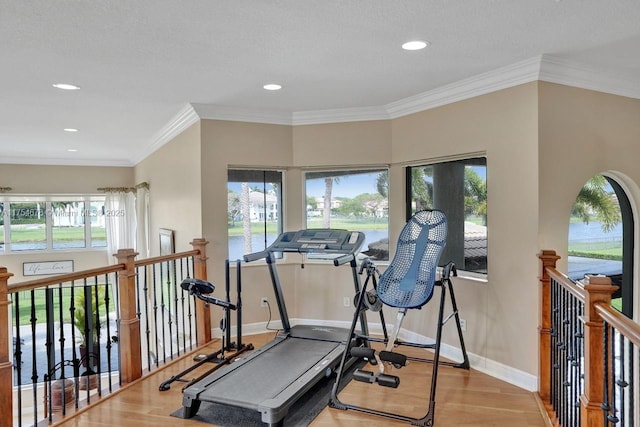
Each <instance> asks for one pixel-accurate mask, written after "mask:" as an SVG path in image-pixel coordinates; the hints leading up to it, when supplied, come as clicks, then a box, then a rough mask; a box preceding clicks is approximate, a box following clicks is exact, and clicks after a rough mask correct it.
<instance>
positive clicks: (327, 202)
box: [322, 176, 340, 228]
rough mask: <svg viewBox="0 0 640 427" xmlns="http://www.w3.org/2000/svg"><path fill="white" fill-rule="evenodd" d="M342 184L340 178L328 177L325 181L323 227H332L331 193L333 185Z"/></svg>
mask: <svg viewBox="0 0 640 427" xmlns="http://www.w3.org/2000/svg"><path fill="white" fill-rule="evenodd" d="M334 181H335V183H336V184H337V183H338V182H340V178H336V177H330V176H328V177H326V178H325V179H324V208H323V209H322V227H323V228H329V227H330V226H331V192H332V191H333V183H334Z"/></svg>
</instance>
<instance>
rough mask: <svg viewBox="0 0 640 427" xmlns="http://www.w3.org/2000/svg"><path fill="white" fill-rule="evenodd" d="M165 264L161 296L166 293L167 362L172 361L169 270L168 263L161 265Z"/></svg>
mask: <svg viewBox="0 0 640 427" xmlns="http://www.w3.org/2000/svg"><path fill="white" fill-rule="evenodd" d="M165 264H166V267H167V271H166V282H164V281H163V282H162V295H163V296H164V295H165V292H166V300H165V303H166V306H165V307H164V310H163V312H164V311H165V310H166V313H167V317H168V318H169V319H168V323H167V326H168V329H169V360H173V315H172V313H171V270H170V264H169V261H165V262H164V263H163V265H165Z"/></svg>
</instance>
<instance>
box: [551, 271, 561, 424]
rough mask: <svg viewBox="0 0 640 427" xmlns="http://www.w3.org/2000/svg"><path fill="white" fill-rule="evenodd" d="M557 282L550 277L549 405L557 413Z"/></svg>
mask: <svg viewBox="0 0 640 427" xmlns="http://www.w3.org/2000/svg"><path fill="white" fill-rule="evenodd" d="M559 310H560V309H559V307H558V283H557V282H556V281H555V280H553V279H551V346H550V351H551V366H550V368H551V390H550V392H551V396H550V399H551V406H552V408H553V411H554V413H555V414H557V413H558V368H559V366H558V316H559V314H558V313H559Z"/></svg>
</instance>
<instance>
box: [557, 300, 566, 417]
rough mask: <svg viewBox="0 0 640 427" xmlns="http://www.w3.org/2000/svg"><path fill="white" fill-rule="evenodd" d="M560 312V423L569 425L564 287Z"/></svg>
mask: <svg viewBox="0 0 640 427" xmlns="http://www.w3.org/2000/svg"><path fill="white" fill-rule="evenodd" d="M560 313H561V315H560V344H561V345H560V354H559V356H560V358H559V361H558V362H559V363H560V381H559V383H558V386H559V387H560V423H561V424H562V425H567V410H566V406H567V405H566V403H567V351H566V349H567V323H566V320H567V291H566V289H564V288H562V290H561V305H560Z"/></svg>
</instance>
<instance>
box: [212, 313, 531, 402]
mask: <svg viewBox="0 0 640 427" xmlns="http://www.w3.org/2000/svg"><path fill="white" fill-rule="evenodd" d="M290 323H291V326H295V325H318V326H330V327H334V328H345V329H349V327H350V326H351V322H350V321H340V320H317V319H290ZM392 327H393V325H391V324H389V325H387V329H388V330H391V328H392ZM281 328H282V323H280V321H272V322H271V323H270V324H269V329H267V322H257V323H249V324H246V325H242V335H243V336H245V335H256V334H263V333H265V332H269V331H273V332H275V331H276V330H277V329H281ZM236 333H237V332H236V327H235V326H232V327H231V338H232V339H234V337H235V335H236ZM369 333H371V334H382V325H381V324H380V323H374V322H369ZM212 334H213V336H214V337H221V336H222V331H221V330H220V328H216V329H213V330H212ZM398 338H399V339H401V340H403V341H411V342H415V343H419V344H431V343H433V342H434V339H433V338H430V337H426V336H424V335H420V334H418V333H416V332H412V331H407V330H402V331H400V335H399V337H398ZM440 354H441V355H442V356H443V357H446V358H447V359H451V360H454V361H461V360H462V354H461V352H460V348H458V347H455V346H452V345H449V344H445V343H443V344H442V346H441V348H440ZM467 355H468V357H469V364H470V365H471V368H473V369H475V370H477V371H480V372H482V373H484V374H487V375H490V376H492V377H494V378H497V379H499V380H501V381H505V382H507V383H509V384H512V385H515V386H516V387H520V388H523V389H525V390H527V391H531V392H534V391H537V390H538V377H536V376H535V375H531V374H529V373H527V372H524V371H521V370H519V369H516V368H513V367H511V366H507V365H504V364H502V363H500V362H496V361H495V360H491V359H487V358H486V357H483V356H479V355H477V354H474V353H469V352H467Z"/></svg>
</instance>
